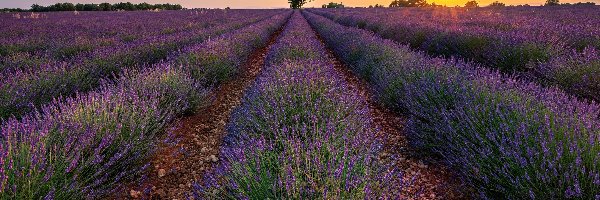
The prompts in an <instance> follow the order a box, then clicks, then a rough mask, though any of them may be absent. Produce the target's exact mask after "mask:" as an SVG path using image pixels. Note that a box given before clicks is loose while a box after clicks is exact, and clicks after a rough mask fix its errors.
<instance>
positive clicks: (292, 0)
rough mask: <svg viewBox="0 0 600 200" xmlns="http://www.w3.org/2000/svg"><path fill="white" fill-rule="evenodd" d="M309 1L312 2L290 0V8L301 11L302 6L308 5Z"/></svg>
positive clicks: (307, 0)
mask: <svg viewBox="0 0 600 200" xmlns="http://www.w3.org/2000/svg"><path fill="white" fill-rule="evenodd" d="M309 1H310V0H288V3H290V8H292V9H299V8H302V6H303V5H304V4H306V3H308V2H309Z"/></svg>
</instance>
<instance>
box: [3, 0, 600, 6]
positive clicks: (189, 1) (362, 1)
mask: <svg viewBox="0 0 600 200" xmlns="http://www.w3.org/2000/svg"><path fill="white" fill-rule="evenodd" d="M127 1H130V2H132V3H141V2H147V3H151V4H156V3H174V4H181V5H182V6H183V7H186V8H225V7H231V8H287V7H289V5H288V3H287V0H0V8H29V7H30V6H31V5H32V4H39V5H44V6H45V5H50V4H54V3H58V2H71V3H103V2H109V3H117V2H127ZM467 1H468V0H427V2H429V3H432V2H435V3H436V4H440V5H447V6H455V5H460V6H463V5H464V4H465V3H466V2H467ZM477 1H478V2H479V5H482V6H484V5H488V4H490V3H491V2H493V1H495V0H477ZM499 1H500V2H503V3H505V4H507V5H516V4H529V5H541V4H544V2H545V1H546V0H499ZM580 1H583V2H587V1H590V2H595V3H596V4H600V0H560V2H561V3H575V2H580ZM329 2H336V3H340V2H341V3H343V4H344V5H346V6H351V7H357V6H361V7H367V6H369V5H375V4H383V5H386V6H388V5H389V4H390V2H392V0H314V1H312V2H309V3H307V4H306V5H305V6H304V7H320V6H321V5H323V4H325V3H329Z"/></svg>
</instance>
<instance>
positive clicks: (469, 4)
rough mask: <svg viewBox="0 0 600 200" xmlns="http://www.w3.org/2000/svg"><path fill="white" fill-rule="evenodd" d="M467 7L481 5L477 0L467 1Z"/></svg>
mask: <svg viewBox="0 0 600 200" xmlns="http://www.w3.org/2000/svg"><path fill="white" fill-rule="evenodd" d="M465 7H467V8H477V7H479V3H477V1H475V0H473V1H468V2H467V3H465Z"/></svg>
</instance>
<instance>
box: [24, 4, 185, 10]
mask: <svg viewBox="0 0 600 200" xmlns="http://www.w3.org/2000/svg"><path fill="white" fill-rule="evenodd" d="M154 9H159V10H181V9H183V7H182V6H181V5H178V4H169V3H167V4H148V3H139V4H133V3H131V2H126V3H123V2H121V3H115V4H110V3H101V4H94V3H92V4H81V3H78V4H72V3H56V4H54V5H50V6H40V5H38V4H33V5H32V6H31V10H30V11H32V12H51V11H115V10H129V11H131V10H154Z"/></svg>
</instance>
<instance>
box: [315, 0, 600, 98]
mask: <svg viewBox="0 0 600 200" xmlns="http://www.w3.org/2000/svg"><path fill="white" fill-rule="evenodd" d="M312 12H315V13H318V14H321V15H323V16H326V17H328V18H330V19H334V20H335V21H336V22H339V23H341V24H344V25H349V26H358V27H360V28H364V29H368V30H371V31H374V32H375V33H377V34H379V35H381V36H382V37H384V38H388V39H392V40H394V41H396V42H399V43H401V44H408V45H410V46H411V47H412V48H415V49H418V50H421V51H425V52H428V53H429V54H431V55H436V56H445V57H449V56H455V57H460V58H463V59H466V60H471V61H475V62H477V63H480V64H483V65H485V66H488V67H492V68H494V69H499V70H500V71H502V72H509V73H515V72H516V73H517V74H521V73H524V75H525V76H527V77H530V79H531V80H533V81H535V82H538V83H540V84H542V85H551V86H557V87H559V88H561V89H563V90H565V91H567V92H569V93H571V94H573V95H576V96H579V97H583V98H587V99H591V100H595V101H597V102H598V101H600V78H598V77H600V52H598V50H600V18H598V17H597V16H598V15H600V9H599V8H598V7H596V6H592V7H561V8H547V7H546V8H533V7H532V8H507V9H483V8H482V9H471V10H469V9H459V8H444V9H437V8H436V9H400V10H398V9H380V10H378V11H376V12H372V11H370V10H361V9H352V10H335V11H325V10H312ZM399 19H401V20H399Z"/></svg>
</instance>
